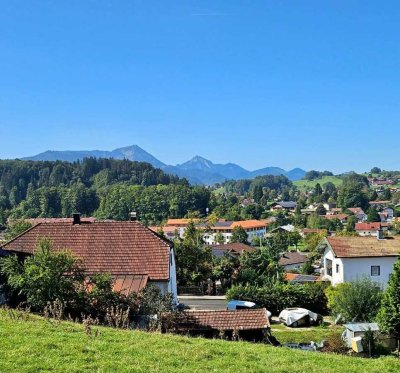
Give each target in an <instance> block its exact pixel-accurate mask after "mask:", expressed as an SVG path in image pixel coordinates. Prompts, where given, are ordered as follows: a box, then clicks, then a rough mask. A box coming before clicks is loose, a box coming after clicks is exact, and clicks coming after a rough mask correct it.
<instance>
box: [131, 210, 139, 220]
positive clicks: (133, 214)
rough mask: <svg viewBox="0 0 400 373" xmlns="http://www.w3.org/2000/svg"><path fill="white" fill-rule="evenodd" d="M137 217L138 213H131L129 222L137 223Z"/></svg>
mask: <svg viewBox="0 0 400 373" xmlns="http://www.w3.org/2000/svg"><path fill="white" fill-rule="evenodd" d="M136 219H137V216H136V212H135V211H132V212H131V213H129V221H136Z"/></svg>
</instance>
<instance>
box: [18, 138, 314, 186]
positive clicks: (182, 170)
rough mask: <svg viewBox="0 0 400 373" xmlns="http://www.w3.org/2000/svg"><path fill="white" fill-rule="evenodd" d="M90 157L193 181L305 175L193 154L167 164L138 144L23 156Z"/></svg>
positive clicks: (40, 158)
mask: <svg viewBox="0 0 400 373" xmlns="http://www.w3.org/2000/svg"><path fill="white" fill-rule="evenodd" d="M87 157H95V158H114V159H129V160H131V161H138V162H147V163H150V164H151V165H153V166H154V167H157V168H161V169H163V170H164V171H165V172H167V173H171V174H176V175H178V176H179V177H185V178H187V179H188V180H189V181H190V182H191V183H194V184H207V185H211V184H215V183H220V182H223V181H225V180H238V179H253V178H255V177H257V176H262V175H284V176H286V177H288V178H289V179H290V180H299V179H302V178H303V177H304V175H305V173H306V172H305V171H304V170H302V169H300V168H294V169H293V170H290V171H285V170H284V169H282V168H279V167H266V168H262V169H259V170H255V171H248V170H246V169H244V168H243V167H241V166H239V165H237V164H235V163H227V164H217V163H213V162H212V161H210V160H209V159H206V158H204V157H202V156H200V155H196V156H194V157H193V158H192V159H190V160H189V161H187V162H185V163H182V164H178V165H176V166H168V165H166V164H165V163H163V162H161V161H160V160H158V159H157V158H155V157H154V156H153V155H152V154H150V153H148V152H147V151H145V150H144V149H142V148H141V147H140V146H138V145H129V146H124V147H121V148H118V149H114V150H112V151H107V150H78V151H74V150H66V151H57V150H48V151H45V152H43V153H40V154H37V155H35V156H32V157H26V158H22V159H25V160H34V161H56V160H61V161H68V162H74V161H77V160H82V159H84V158H87Z"/></svg>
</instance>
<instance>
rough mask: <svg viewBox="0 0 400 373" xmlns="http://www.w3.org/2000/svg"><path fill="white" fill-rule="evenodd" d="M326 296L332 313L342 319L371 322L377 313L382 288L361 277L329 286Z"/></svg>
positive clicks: (345, 320)
mask: <svg viewBox="0 0 400 373" xmlns="http://www.w3.org/2000/svg"><path fill="white" fill-rule="evenodd" d="M326 296H327V298H328V307H329V309H330V310H331V312H332V314H333V315H334V316H336V317H339V316H340V319H341V320H342V321H344V322H362V321H364V322H371V321H373V320H374V319H375V317H376V315H377V313H378V310H379V307H380V304H381V299H382V290H381V288H380V286H379V284H377V283H376V282H373V281H371V280H370V279H369V278H362V279H359V280H357V281H354V282H348V283H344V284H339V285H337V286H336V287H329V288H328V289H327V290H326Z"/></svg>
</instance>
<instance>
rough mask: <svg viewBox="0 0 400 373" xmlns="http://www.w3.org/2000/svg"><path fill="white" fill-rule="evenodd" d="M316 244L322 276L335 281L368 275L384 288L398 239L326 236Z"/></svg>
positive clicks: (397, 251) (399, 245) (398, 250)
mask: <svg viewBox="0 0 400 373" xmlns="http://www.w3.org/2000/svg"><path fill="white" fill-rule="evenodd" d="M320 247H321V248H324V254H323V256H322V266H323V269H322V271H321V275H322V280H328V281H330V282H331V283H332V285H337V284H340V283H343V282H351V281H354V280H357V279H360V278H363V277H368V278H370V279H371V280H373V281H375V282H378V283H379V284H381V285H382V287H383V288H385V287H386V286H387V283H388V280H389V275H390V273H391V272H392V270H393V265H394V263H395V262H396V261H397V258H398V256H399V254H400V239H397V238H392V239H377V238H375V237H326V238H324V239H323V241H322V242H321V244H320Z"/></svg>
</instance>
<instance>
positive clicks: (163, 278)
mask: <svg viewBox="0 0 400 373" xmlns="http://www.w3.org/2000/svg"><path fill="white" fill-rule="evenodd" d="M42 237H46V238H50V239H51V240H52V242H53V249H54V250H65V249H68V250H70V251H71V252H72V253H73V255H75V256H76V257H77V258H80V259H81V260H82V261H83V265H84V267H85V270H86V273H87V274H88V275H91V274H94V273H109V274H110V275H111V276H112V278H113V279H114V290H116V291H122V292H124V293H130V292H137V291H139V290H141V289H143V288H144V287H145V286H146V285H147V284H150V283H153V284H155V285H157V286H158V287H159V288H160V289H161V291H162V292H163V293H166V292H170V293H172V294H173V295H174V297H175V298H176V296H177V285H176V267H175V257H174V249H173V244H172V242H171V241H169V240H167V239H165V238H163V237H161V236H159V235H157V234H156V233H154V232H153V231H151V230H150V229H148V228H146V227H144V226H143V225H142V224H140V223H139V222H137V221H94V222H91V221H85V220H83V221H82V220H80V218H79V216H78V217H76V216H75V218H74V219H73V221H66V222H58V221H57V222H43V223H38V224H36V225H35V226H33V227H32V228H30V229H28V230H27V231H26V232H24V233H22V234H21V235H19V236H18V237H16V238H14V239H13V240H11V241H9V242H7V243H5V244H3V245H2V249H3V250H4V251H5V252H7V253H15V254H17V255H18V256H20V257H24V256H27V255H32V254H34V252H35V250H36V244H37V242H38V240H39V239H40V238H42Z"/></svg>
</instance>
